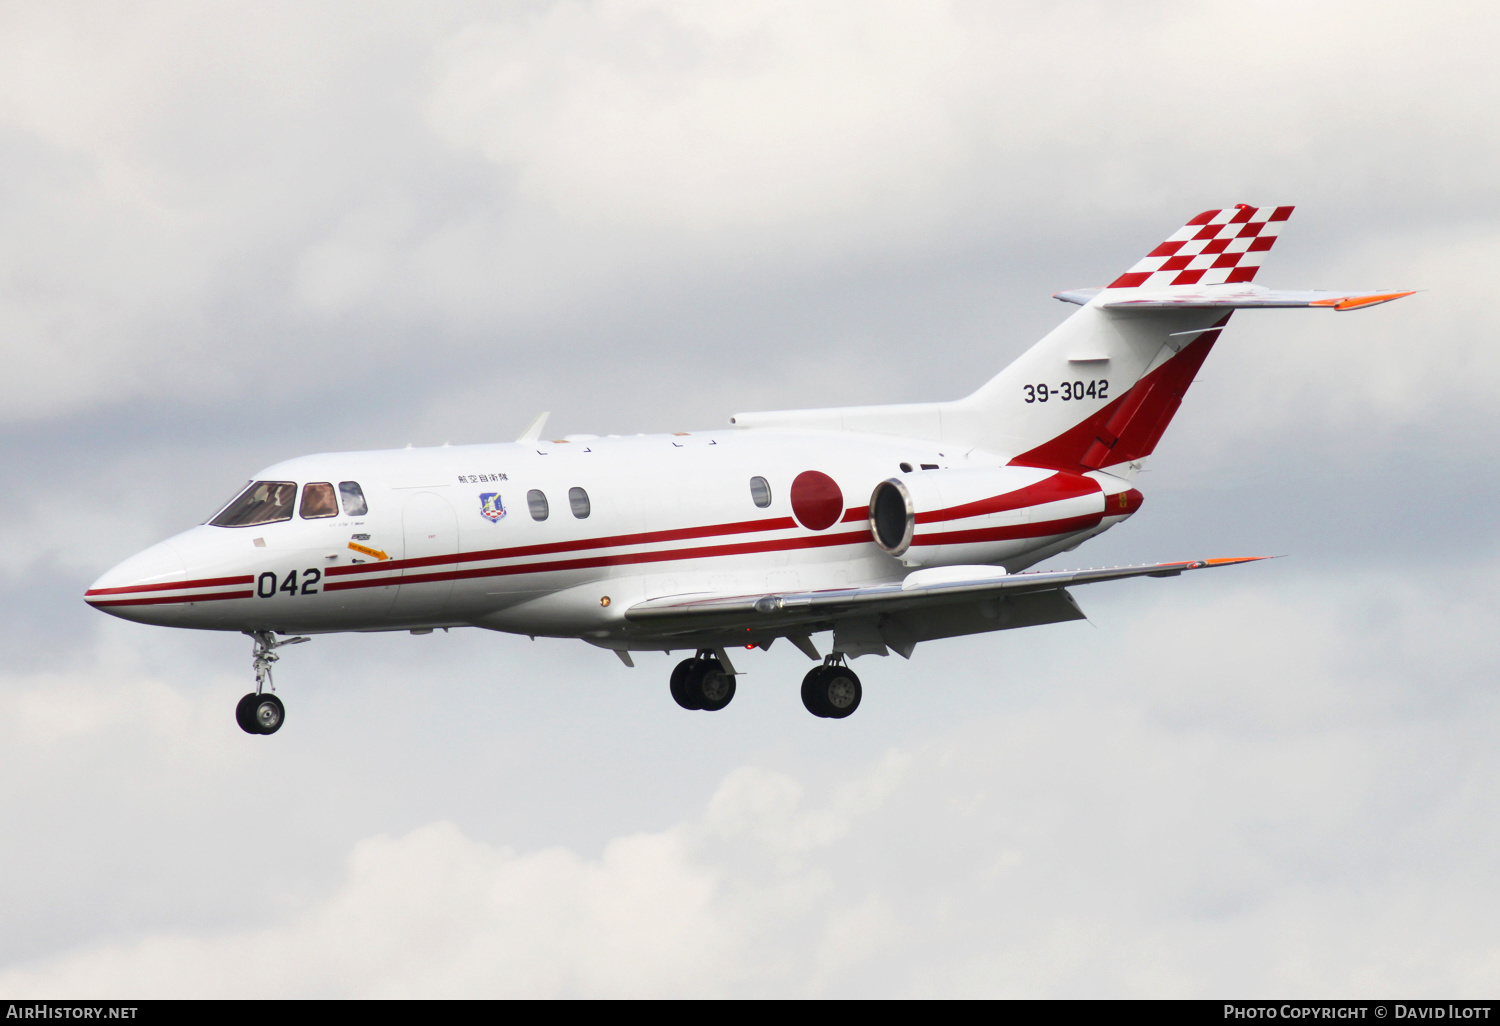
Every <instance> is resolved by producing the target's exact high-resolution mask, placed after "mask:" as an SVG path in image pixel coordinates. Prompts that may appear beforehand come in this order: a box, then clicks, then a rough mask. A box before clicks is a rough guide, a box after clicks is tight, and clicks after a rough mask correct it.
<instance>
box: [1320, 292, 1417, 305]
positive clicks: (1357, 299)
mask: <svg viewBox="0 0 1500 1026" xmlns="http://www.w3.org/2000/svg"><path fill="white" fill-rule="evenodd" d="M1415 291H1416V290H1415V289H1413V290H1412V291H1411V292H1382V293H1380V294H1378V295H1374V296H1354V297H1352V298H1350V299H1345V300H1342V301H1341V302H1339V303H1337V304H1335V306H1334V309H1335V310H1358V309H1359V308H1360V307H1362V306H1375V305H1376V304H1377V303H1389V302H1390V301H1391V300H1393V299H1400V298H1402V297H1403V296H1410V295H1412V294H1413V293H1414V292H1415Z"/></svg>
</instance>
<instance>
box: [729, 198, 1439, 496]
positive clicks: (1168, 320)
mask: <svg viewBox="0 0 1500 1026" xmlns="http://www.w3.org/2000/svg"><path fill="white" fill-rule="evenodd" d="M1291 213H1292V208H1291V207H1251V206H1247V205H1246V204H1243V203H1241V204H1238V205H1236V206H1234V207H1230V208H1226V209H1223V210H1205V211H1204V212H1203V213H1201V214H1199V215H1198V216H1197V217H1195V218H1193V219H1192V220H1191V221H1189V222H1188V223H1187V224H1185V225H1183V226H1182V227H1181V228H1180V229H1178V230H1177V231H1176V232H1174V233H1172V235H1171V236H1170V237H1169V238H1168V239H1167V240H1166V241H1164V242H1163V243H1162V244H1161V245H1159V246H1157V247H1156V248H1155V249H1153V250H1152V251H1151V252H1150V253H1148V254H1147V255H1146V256H1145V257H1144V258H1143V259H1141V260H1140V261H1139V262H1138V263H1136V265H1135V266H1134V267H1132V268H1131V269H1130V270H1128V271H1126V272H1125V273H1124V274H1122V275H1120V276H1119V277H1118V278H1116V279H1115V280H1114V281H1113V282H1111V283H1110V284H1109V285H1108V286H1107V287H1105V288H1096V289H1081V290H1077V291H1073V292H1059V293H1058V294H1057V298H1058V299H1061V300H1064V301H1066V302H1069V303H1076V304H1078V305H1079V306H1080V307H1082V309H1080V310H1078V311H1076V312H1075V313H1074V314H1073V316H1071V317H1069V318H1068V319H1067V320H1065V321H1063V323H1061V324H1059V325H1058V326H1057V327H1056V328H1054V329H1053V330H1052V331H1051V332H1050V333H1048V335H1047V336H1046V337H1045V338H1043V339H1042V340H1041V341H1040V342H1038V343H1037V344H1036V345H1034V346H1032V347H1031V348H1030V349H1028V350H1027V351H1026V352H1025V353H1022V354H1021V356H1020V357H1019V358H1018V359H1017V360H1016V361H1015V362H1014V363H1012V364H1011V365H1010V366H1009V367H1007V368H1005V370H1003V371H1001V372H1000V373H999V374H998V375H996V376H995V377H993V378H991V379H990V380H989V381H988V382H986V383H985V384H984V385H983V386H981V387H980V388H979V389H978V391H976V392H974V393H973V394H971V395H969V396H966V397H965V398H963V399H959V400H957V401H956V402H947V403H918V404H911V405H901V406H855V407H844V408H841V409H827V410H782V411H776V412H768V413H750V414H736V415H735V416H734V417H732V418H730V423H732V424H736V425H738V426H740V427H744V428H780V429H802V430H823V431H848V432H859V433H861V434H882V435H896V436H901V437H904V438H920V439H931V440H933V441H939V442H942V443H944V444H945V445H950V446H953V447H954V448H960V447H962V448H965V449H982V450H985V451H986V452H989V453H993V454H995V455H997V456H1000V457H1002V458H1004V459H1007V460H1009V461H1010V462H1011V463H1013V464H1018V465H1022V466H1034V467H1046V468H1051V469H1057V470H1068V471H1072V472H1074V473H1078V472H1082V471H1088V470H1108V471H1110V472H1112V473H1115V474H1119V475H1121V476H1124V477H1130V476H1132V475H1133V474H1134V473H1135V471H1136V470H1137V469H1138V468H1139V461H1140V460H1142V459H1144V458H1145V457H1147V456H1149V455H1150V454H1151V453H1152V452H1153V451H1154V450H1155V449H1156V444H1157V442H1158V441H1159V440H1160V439H1161V436H1162V433H1163V432H1164V431H1166V429H1167V425H1168V424H1170V423H1171V420H1172V417H1173V415H1174V414H1176V412H1177V407H1178V405H1179V404H1180V403H1181V402H1182V397H1183V395H1184V394H1185V393H1186V392H1187V390H1188V387H1189V386H1190V385H1191V384H1192V383H1193V377H1194V376H1195V375H1196V374H1197V372H1198V368H1199V367H1201V366H1202V365H1203V361H1204V360H1205V359H1207V357H1208V354H1209V351H1210V350H1211V349H1213V346H1214V343H1215V342H1216V341H1217V340H1218V338H1219V333H1220V331H1221V330H1222V329H1223V328H1224V326H1225V325H1226V324H1227V323H1229V317H1230V315H1231V314H1232V313H1233V312H1234V311H1235V310H1236V309H1241V308H1246V307H1311V308H1321V309H1331V310H1353V309H1363V308H1365V307H1368V306H1373V305H1376V304H1378V303H1384V302H1389V301H1390V300H1392V299H1399V298H1400V297H1402V296H1407V295H1411V293H1409V292H1391V291H1384V292H1288V291H1273V290H1269V289H1264V288H1261V287H1260V286H1258V285H1253V284H1251V282H1252V281H1253V280H1254V278H1255V274H1256V272H1257V271H1258V270H1260V267H1261V264H1262V262H1263V261H1264V260H1265V257H1266V254H1267V253H1268V252H1270V250H1271V246H1272V245H1273V244H1274V243H1275V241H1276V237H1277V235H1278V234H1279V233H1280V231H1281V227H1282V225H1284V224H1285V223H1286V221H1287V218H1289V217H1290V216H1291Z"/></svg>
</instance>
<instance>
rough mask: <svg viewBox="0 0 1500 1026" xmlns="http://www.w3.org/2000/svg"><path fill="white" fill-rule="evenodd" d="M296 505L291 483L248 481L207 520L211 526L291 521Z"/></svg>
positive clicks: (295, 493)
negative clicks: (219, 511) (216, 513)
mask: <svg viewBox="0 0 1500 1026" xmlns="http://www.w3.org/2000/svg"><path fill="white" fill-rule="evenodd" d="M296 504H297V484H296V482H295V481H252V482H250V486H249V487H248V488H246V489H245V490H244V491H243V492H241V493H240V496H239V498H237V499H235V500H234V501H233V502H231V503H230V504H229V505H228V506H225V507H224V511H223V512H222V513H220V514H219V515H218V516H216V517H214V518H213V519H212V520H210V521H209V523H210V524H212V525H213V526H215V527H254V526H255V525H257V524H274V523H278V522H279V521H282V520H290V519H292V507H293V506H295V505H296Z"/></svg>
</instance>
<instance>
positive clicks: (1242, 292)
mask: <svg viewBox="0 0 1500 1026" xmlns="http://www.w3.org/2000/svg"><path fill="white" fill-rule="evenodd" d="M1106 291H1108V292H1109V293H1110V294H1109V295H1106V296H1105V297H1104V298H1103V299H1102V300H1101V301H1100V302H1099V303H1098V304H1097V305H1098V306H1099V307H1101V308H1102V309H1105V310H1189V309H1197V310H1210V309H1212V310H1241V309H1247V308H1254V307H1263V308H1267V309H1278V308H1279V309H1287V308H1295V307H1325V308H1327V309H1330V310H1361V309H1363V308H1365V307H1367V306H1379V305H1380V304H1381V303H1389V302H1390V301H1391V300H1393V299H1401V298H1402V297H1403V296H1410V295H1413V294H1414V290H1413V291H1408V292H1389V291H1386V292H1330V291H1319V290H1294V289H1264V288H1260V287H1258V286H1255V285H1221V286H1216V285H1208V286H1203V287H1194V286H1177V287H1175V288H1166V289H1152V290H1145V289H1129V290H1126V289H1109V290H1105V289H1074V290H1072V291H1070V292H1058V293H1056V294H1055V296H1054V298H1055V299H1060V300H1062V301H1063V302H1065V303H1077V304H1078V305H1079V306H1087V305H1088V304H1089V303H1092V302H1094V300H1095V299H1097V298H1098V297H1099V296H1100V295H1101V293H1104V292H1106Z"/></svg>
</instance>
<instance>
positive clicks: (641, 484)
mask: <svg viewBox="0 0 1500 1026" xmlns="http://www.w3.org/2000/svg"><path fill="white" fill-rule="evenodd" d="M1004 462H1005V461H1004V458H1003V457H999V456H994V455H989V454H984V453H981V452H978V451H970V452H969V453H957V452H952V451H949V449H948V448H945V447H943V446H942V445H941V443H937V444H934V443H932V442H923V441H910V442H908V441H902V440H900V439H895V438H881V437H878V436H870V435H852V434H844V433H838V432H813V433H807V432H797V433H792V432H780V431H746V430H733V429H731V430H728V431H723V432H712V433H693V434H680V435H637V436H632V437H613V436H612V437H607V438H594V437H589V436H573V437H571V438H570V439H568V440H567V441H554V442H516V443H507V444H496V445H470V446H451V447H450V446H444V447H442V448H432V449H402V450H392V451H374V452H349V453H328V454H322V455H316V456H305V457H301V458H298V459H293V460H288V461H286V462H283V463H279V464H277V465H275V466H272V467H269V468H267V469H266V470H264V471H262V472H261V473H259V474H257V475H256V477H255V480H257V481H274V482H292V483H294V484H295V485H296V487H297V489H298V490H299V494H303V493H301V490H302V489H303V487H304V486H305V485H306V484H307V483H309V482H331V483H333V484H334V485H335V486H337V485H338V483H340V482H350V481H352V482H357V483H358V485H359V487H360V489H361V490H362V493H363V496H364V498H365V500H366V501H367V505H368V511H367V512H366V513H364V514H363V515H349V513H348V512H347V506H345V507H339V509H338V512H337V514H335V515H331V516H325V517H322V518H319V519H306V518H304V517H303V516H302V515H301V513H302V511H303V510H302V508H301V507H300V505H299V509H298V512H297V514H296V515H293V516H291V517H290V519H285V520H282V521H280V522H276V523H264V524H259V525H254V526H248V527H216V526H210V525H203V526H199V527H194V528H192V529H190V530H188V531H185V532H183V533H182V534H179V535H177V536H176V537H173V538H171V539H168V540H167V541H164V542H161V543H160V544H158V545H156V546H153V547H152V548H150V549H148V550H146V551H145V552H143V553H141V554H139V555H137V556H135V557H132V558H131V559H129V560H126V561H125V562H124V563H121V564H120V565H119V566H117V567H115V568H114V569H112V570H110V571H109V572H108V573H106V574H105V575H104V576H103V577H101V578H100V579H99V580H98V581H96V582H95V584H94V585H93V587H91V588H90V589H89V592H88V594H87V596H86V597H87V599H88V601H89V602H90V603H91V604H93V605H95V606H96V607H97V608H100V609H102V610H104V611H107V612H110V613H112V614H114V615H116V616H120V617H124V618H126V619H130V620H135V621H139V622H142V623H151V624H161V625H166V626H175V627H189V628H200V629H209V630H233V631H275V632H280V633H299V634H308V633H326V632H333V631H379V630H422V629H426V628H434V627H448V626H460V625H463V626H469V625H472V626H479V627H486V628H490V629H494V630H502V631H510V632H515V633H520V634H530V635H549V636H561V637H577V638H584V639H586V640H590V641H593V642H595V643H596V644H602V645H605V646H607V647H611V648H638V649H652V648H656V649H661V648H682V647H690V646H691V642H692V639H691V638H686V639H685V638H682V637H672V638H664V637H658V636H654V635H652V634H651V633H650V632H649V631H647V630H644V629H643V628H641V627H640V626H639V625H637V624H633V623H631V622H629V621H628V620H627V619H626V618H625V615H624V614H625V611H626V610H627V609H629V608H630V607H631V606H632V605H634V604H636V603H639V602H642V601H644V600H647V599H653V598H659V597H661V596H668V595H690V594H695V593H710V592H711V593H714V594H719V595H724V594H736V593H743V594H761V593H778V592H799V591H816V590H819V589H829V588H841V587H848V586H850V585H862V584H875V583H882V582H890V581H899V580H901V579H902V578H903V577H905V576H906V575H907V574H908V573H909V572H910V570H911V568H912V567H913V566H933V565H951V564H978V563H984V564H992V565H1000V566H1004V567H1005V568H1006V569H1007V570H1009V571H1012V572H1014V571H1016V570H1020V569H1023V568H1024V567H1027V566H1030V565H1031V564H1033V563H1035V562H1037V561H1038V560H1040V559H1043V558H1045V557H1046V556H1048V555H1051V554H1053V553H1056V552H1059V551H1062V550H1064V549H1068V548H1071V547H1073V546H1075V545H1077V544H1078V543H1079V542H1080V541H1082V540H1083V539H1085V538H1087V537H1090V536H1092V535H1093V534H1097V533H1099V532H1100V531H1102V530H1105V529H1107V528H1108V527H1110V526H1112V525H1113V524H1115V523H1118V522H1119V521H1120V520H1122V519H1124V518H1125V517H1126V516H1128V515H1129V514H1130V513H1132V512H1134V510H1135V508H1136V506H1138V504H1139V498H1140V497H1139V493H1138V492H1134V491H1133V490H1129V487H1130V486H1129V484H1128V483H1127V482H1126V481H1124V480H1122V479H1120V478H1116V477H1113V476H1111V475H1109V474H1106V473H1101V472H1093V473H1089V474H1084V475H1072V474H1063V473H1059V472H1055V471H1051V470H1037V469H1034V468H1029V467H1007V466H1004ZM924 466H925V467H926V468H928V469H923V468H924ZM906 468H909V469H906ZM934 470H937V471H940V473H937V474H933V471H934ZM966 471H973V473H965V472H966ZM808 472H815V473H814V474H813V476H814V477H817V478H819V479H823V476H824V475H826V478H831V479H832V482H833V483H834V484H836V488H837V493H836V494H833V498H830V494H831V493H830V492H829V491H828V488H827V486H826V484H825V485H824V486H823V490H822V491H821V492H818V493H816V498H817V499H818V503H820V504H821V507H822V508H821V509H815V510H813V511H812V514H811V515H809V508H810V507H808V506H807V503H806V502H804V503H803V505H802V507H800V508H796V509H794V505H793V502H792V494H791V493H792V490H793V489H792V486H793V482H794V481H797V480H799V475H805V474H807V473H808ZM924 474H928V475H932V476H931V477H930V478H929V479H928V481H925V482H924V481H923V480H922V475H924ZM757 477H758V478H763V479H764V481H765V483H766V486H768V490H769V501H768V502H767V503H766V504H765V505H764V506H762V505H758V500H759V501H764V500H766V498H767V496H766V495H765V490H764V489H762V490H761V491H759V492H756V491H755V490H754V489H752V486H751V479H752V478H757ZM892 478H895V479H898V480H901V481H905V482H909V483H911V484H912V485H914V486H916V485H922V486H923V487H926V488H927V493H930V497H925V498H924V497H923V496H924V495H925V494H927V493H923V492H922V491H921V489H920V488H915V487H914V489H913V492H912V494H915V495H918V497H919V499H920V501H921V502H922V503H925V504H926V507H927V508H926V509H923V510H921V511H919V512H918V514H917V515H916V517H915V525H916V526H915V537H913V538H912V539H911V545H910V547H909V548H908V549H907V550H906V551H904V552H902V553H900V554H899V555H892V554H890V552H888V551H887V550H886V549H885V548H882V547H881V546H880V545H878V544H876V541H875V539H874V537H873V535H872V528H871V521H870V516H869V507H870V499H871V493H872V491H873V490H874V489H875V488H876V486H877V485H879V484H880V483H881V482H882V481H886V480H888V479H892ZM1064 478H1066V479H1067V482H1068V484H1067V485H1066V486H1065V487H1062V488H1061V490H1059V489H1058V482H1060V481H1062V480H1063V479H1064ZM939 482H941V483H939ZM929 485H930V487H928V486H929ZM577 489H581V490H582V492H583V493H584V494H585V495H586V500H587V511H586V515H583V516H578V515H575V502H574V501H572V500H570V491H572V492H573V494H574V495H575V496H576V495H577V494H578V493H577V492H576V491H573V490H577ZM955 489H956V490H955ZM1049 489H1050V491H1049ZM531 492H540V493H542V494H543V495H545V498H546V504H547V507H548V509H547V515H546V518H545V519H535V518H534V517H533V515H532V510H531V503H529V502H528V493H531ZM801 494H803V495H804V496H805V495H806V494H809V493H808V492H807V491H806V489H804V491H803V493H801ZM1007 494H1009V495H1013V496H1018V497H1019V498H1016V499H1015V500H1014V501H1010V502H1006V501H1003V497H1004V496H1006V495H1007ZM1127 494H1128V495H1129V496H1130V497H1131V498H1130V500H1129V501H1127V499H1126V496H1127ZM1031 496H1034V497H1035V498H1036V499H1038V500H1039V501H1035V502H1033V501H1031V500H1030V498H1028V497H1031ZM997 498H998V499H1000V500H1002V501H996V500H997ZM834 499H836V500H837V509H836V511H834V512H836V514H837V515H836V516H832V515H831V514H828V511H829V509H830V508H831V505H830V504H831V503H832V502H833V501H834ZM976 500H980V501H976ZM815 505H817V504H815ZM577 507H578V512H580V513H581V512H584V510H583V507H582V505H581V504H577ZM501 510H503V511H504V512H503V514H501V513H500V511H501ZM944 510H946V511H947V512H943V511H944ZM825 514H828V515H825ZM830 518H831V519H833V521H834V522H833V523H831V524H827V525H825V524H824V523H823V522H822V521H823V520H826V519H830ZM945 539H947V540H948V541H949V542H951V543H947V542H945ZM747 640H749V641H752V642H753V641H755V640H757V639H755V638H749V639H747Z"/></svg>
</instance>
